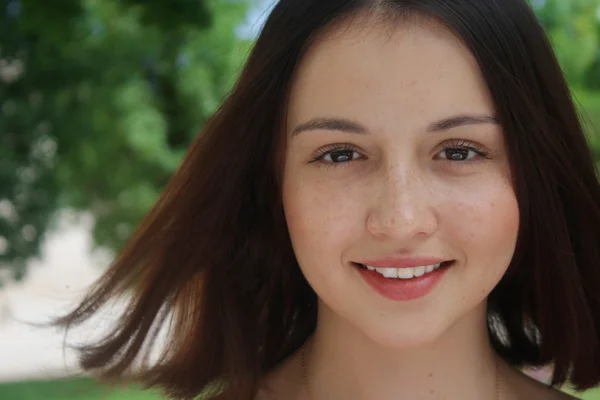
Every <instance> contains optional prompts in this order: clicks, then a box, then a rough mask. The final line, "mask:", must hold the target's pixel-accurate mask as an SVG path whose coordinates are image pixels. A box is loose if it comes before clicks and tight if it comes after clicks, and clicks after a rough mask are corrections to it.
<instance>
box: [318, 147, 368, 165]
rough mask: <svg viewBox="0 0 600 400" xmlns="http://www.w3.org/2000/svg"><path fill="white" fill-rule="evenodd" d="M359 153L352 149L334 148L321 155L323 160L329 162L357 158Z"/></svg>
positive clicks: (343, 161) (341, 161)
mask: <svg viewBox="0 0 600 400" xmlns="http://www.w3.org/2000/svg"><path fill="white" fill-rule="evenodd" d="M359 157H360V154H358V153H357V152H356V151H352V150H335V151H330V152H329V153H327V154H325V155H324V156H323V160H324V161H327V162H331V163H345V162H348V161H352V160H354V159H356V158H359Z"/></svg>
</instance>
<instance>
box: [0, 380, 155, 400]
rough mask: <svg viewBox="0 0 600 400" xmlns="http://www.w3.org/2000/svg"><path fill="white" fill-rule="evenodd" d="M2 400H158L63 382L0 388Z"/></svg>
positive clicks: (133, 391) (142, 393)
mask: <svg viewBox="0 0 600 400" xmlns="http://www.w3.org/2000/svg"><path fill="white" fill-rule="evenodd" d="M0 399H2V400H40V399H43V400H161V399H162V398H161V396H159V395H158V394H156V393H153V392H150V391H143V390H141V389H140V388H139V387H135V386H131V387H127V388H122V389H121V388H120V389H115V390H114V391H109V390H108V388H107V387H106V386H100V385H98V384H96V383H95V382H94V381H93V380H92V379H88V378H79V379H65V380H53V381H30V382H16V383H4V384H0Z"/></svg>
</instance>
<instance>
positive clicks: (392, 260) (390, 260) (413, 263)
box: [358, 257, 449, 268]
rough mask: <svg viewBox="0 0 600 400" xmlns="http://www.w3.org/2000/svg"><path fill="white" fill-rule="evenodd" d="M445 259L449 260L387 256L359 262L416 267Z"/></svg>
mask: <svg viewBox="0 0 600 400" xmlns="http://www.w3.org/2000/svg"><path fill="white" fill-rule="evenodd" d="M444 261H449V260H447V259H443V258H437V257H403V258H400V257H386V258H379V259H376V260H364V261H358V263H360V264H362V265H368V266H369V267H375V268H414V267H424V266H427V265H435V264H440V263H443V262H444Z"/></svg>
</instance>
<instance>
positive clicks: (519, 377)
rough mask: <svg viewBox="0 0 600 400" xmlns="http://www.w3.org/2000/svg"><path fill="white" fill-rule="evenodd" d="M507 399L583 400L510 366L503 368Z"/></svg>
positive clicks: (504, 365)
mask: <svg viewBox="0 0 600 400" xmlns="http://www.w3.org/2000/svg"><path fill="white" fill-rule="evenodd" d="M501 369H502V375H503V384H504V385H503V386H504V390H505V392H506V393H505V395H506V398H507V399H518V400H581V399H579V398H578V397H574V396H573V395H570V394H567V393H565V392H562V391H561V390H559V389H557V388H555V387H553V386H550V385H548V384H545V383H542V382H540V381H538V380H536V379H534V378H532V377H531V376H528V375H527V374H525V373H523V372H522V371H520V370H518V369H516V368H513V367H512V366H510V365H508V364H504V363H503V365H502V366H501Z"/></svg>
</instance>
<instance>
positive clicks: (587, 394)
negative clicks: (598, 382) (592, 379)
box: [571, 389, 600, 400]
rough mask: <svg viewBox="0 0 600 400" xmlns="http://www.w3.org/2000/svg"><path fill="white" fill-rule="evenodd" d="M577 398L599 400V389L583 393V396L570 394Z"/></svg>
mask: <svg viewBox="0 0 600 400" xmlns="http://www.w3.org/2000/svg"><path fill="white" fill-rule="evenodd" d="M571 394H573V395H574V396H576V397H577V398H581V399H583V400H600V389H594V390H590V391H587V392H585V393H584V394H575V393H571Z"/></svg>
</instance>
